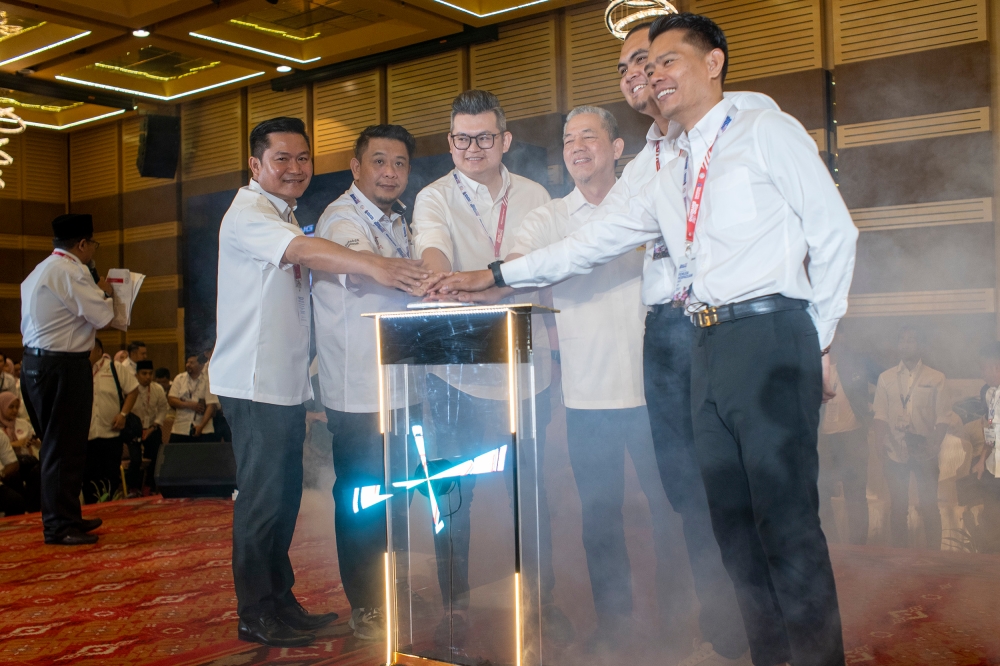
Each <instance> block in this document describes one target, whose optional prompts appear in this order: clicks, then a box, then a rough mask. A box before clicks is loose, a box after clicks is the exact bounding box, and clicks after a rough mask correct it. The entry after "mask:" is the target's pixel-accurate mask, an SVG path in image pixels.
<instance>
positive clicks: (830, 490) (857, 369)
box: [819, 333, 877, 545]
mask: <svg viewBox="0 0 1000 666" xmlns="http://www.w3.org/2000/svg"><path fill="white" fill-rule="evenodd" d="M844 339H845V336H844V334H843V333H840V334H839V335H838V336H837V338H836V339H835V340H834V343H833V347H832V348H831V349H830V381H831V383H832V384H833V386H834V387H835V389H836V392H837V395H836V396H834V397H833V399H831V400H830V401H829V402H828V403H826V404H825V405H823V408H822V410H821V416H820V423H819V502H820V504H819V514H820V518H821V519H822V522H823V529H824V531H825V532H826V535H827V539H828V540H832V541H837V540H838V539H836V538H831V537H836V535H837V525H836V522H835V520H834V514H833V504H832V502H831V501H830V500H831V498H833V497H834V496H836V495H838V492H837V484H838V483H839V484H840V485H841V486H842V487H843V490H844V504H845V506H846V508H847V533H848V541H849V542H850V543H852V544H855V545H864V544H865V543H866V542H867V541H868V426H869V423H870V422H871V412H872V408H871V401H870V399H869V394H868V381H869V377H868V374H869V373H868V371H867V368H866V367H865V365H864V363H863V362H861V360H860V359H859V358H858V357H857V356H855V355H854V354H851V353H849V352H847V351H846V350H845V348H844ZM874 379H875V380H876V381H877V378H874Z"/></svg>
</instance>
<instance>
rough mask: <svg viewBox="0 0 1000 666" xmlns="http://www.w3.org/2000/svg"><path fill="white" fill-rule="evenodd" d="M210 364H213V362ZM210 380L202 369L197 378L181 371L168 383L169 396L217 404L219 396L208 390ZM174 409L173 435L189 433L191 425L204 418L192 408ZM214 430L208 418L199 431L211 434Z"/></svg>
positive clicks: (188, 400) (187, 400) (186, 400)
mask: <svg viewBox="0 0 1000 666" xmlns="http://www.w3.org/2000/svg"><path fill="white" fill-rule="evenodd" d="M213 359H214V356H213ZM212 365H215V364H214V363H213V364H212ZM210 381H211V380H210V379H209V376H208V373H206V372H204V371H202V373H201V374H200V375H198V378H197V379H192V378H191V375H189V374H188V373H186V372H182V373H181V374H179V375H177V376H176V377H174V381H173V383H172V384H171V385H170V397H172V398H179V399H180V400H183V401H185V402H198V401H199V400H204V401H205V404H206V405H216V406H218V404H219V398H218V397H216V396H215V395H214V394H213V393H212V391H211V390H209V382H210ZM174 411H175V416H174V427H173V429H171V431H170V432H172V433H173V434H175V435H188V434H190V433H191V426H192V425H198V424H199V423H201V419H202V418H204V414H199V413H198V412H196V411H194V410H193V409H182V408H177V409H175V410H174ZM214 432H215V426H214V425H213V424H212V419H209V420H208V423H206V424H205V427H204V428H203V429H202V431H201V433H202V434H203V435H211V434H212V433H214Z"/></svg>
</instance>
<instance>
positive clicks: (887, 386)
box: [873, 361, 951, 462]
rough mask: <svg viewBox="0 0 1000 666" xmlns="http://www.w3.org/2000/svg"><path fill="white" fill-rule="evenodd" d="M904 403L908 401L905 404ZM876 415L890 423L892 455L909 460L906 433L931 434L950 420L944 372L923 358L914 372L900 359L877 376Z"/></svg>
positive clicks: (928, 435) (890, 456) (892, 457)
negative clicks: (926, 363) (924, 361)
mask: <svg viewBox="0 0 1000 666" xmlns="http://www.w3.org/2000/svg"><path fill="white" fill-rule="evenodd" d="M904 403H905V404H904ZM873 408H874V410H875V418H876V419H878V420H879V421H884V422H886V423H888V424H889V430H890V435H891V440H892V441H891V442H889V450H888V452H887V453H888V455H889V458H891V459H892V460H894V461H896V462H907V461H908V460H909V453H908V451H907V448H906V444H905V441H904V435H905V434H906V433H907V432H912V433H913V434H915V435H921V436H923V437H930V436H932V435H933V434H934V429H935V427H936V426H938V425H939V424H947V423H948V422H949V417H950V415H951V407H950V405H949V402H948V399H947V393H946V389H945V377H944V373H942V372H939V371H937V370H934V369H932V368H928V367H927V366H925V365H924V364H923V361H921V362H919V363H917V365H916V367H915V368H914V369H913V372H910V370H909V369H908V368H907V367H906V364H904V363H903V362H900V364H899V365H897V366H896V367H895V368H889V369H888V370H886V371H885V372H883V373H882V374H881V375H879V377H878V384H877V385H876V386H875V402H874V405H873Z"/></svg>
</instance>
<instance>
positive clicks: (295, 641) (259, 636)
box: [237, 614, 316, 647]
mask: <svg viewBox="0 0 1000 666" xmlns="http://www.w3.org/2000/svg"><path fill="white" fill-rule="evenodd" d="M237 634H238V636H239V639H240V640H241V641H248V642H251V643H262V644H264V645H269V646H271V647H302V646H304V645H309V644H310V643H312V642H313V641H314V640H316V637H315V636H314V635H312V634H307V633H304V632H301V631H296V630H295V629H292V628H291V627H289V626H288V625H287V624H285V623H284V622H282V621H281V620H279V619H278V616H277V615H270V614H266V615H261V616H260V617H255V618H250V619H247V620H244V619H243V618H240V627H239V630H238V632H237Z"/></svg>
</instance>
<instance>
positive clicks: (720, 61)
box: [705, 49, 726, 79]
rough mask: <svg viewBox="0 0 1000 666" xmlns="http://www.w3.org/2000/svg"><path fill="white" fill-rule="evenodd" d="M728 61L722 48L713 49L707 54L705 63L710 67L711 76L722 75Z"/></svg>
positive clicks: (718, 76) (709, 74)
mask: <svg viewBox="0 0 1000 666" xmlns="http://www.w3.org/2000/svg"><path fill="white" fill-rule="evenodd" d="M725 63H726V54H725V53H723V52H722V49H712V50H711V51H709V52H708V54H706V55H705V65H706V66H707V67H708V76H709V77H710V78H713V79H715V78H721V77H722V66H723V65H724V64H725Z"/></svg>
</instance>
